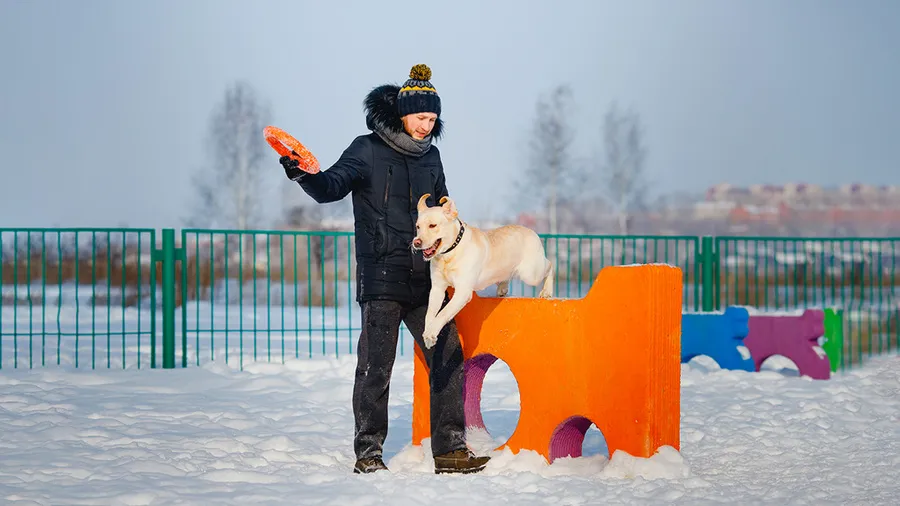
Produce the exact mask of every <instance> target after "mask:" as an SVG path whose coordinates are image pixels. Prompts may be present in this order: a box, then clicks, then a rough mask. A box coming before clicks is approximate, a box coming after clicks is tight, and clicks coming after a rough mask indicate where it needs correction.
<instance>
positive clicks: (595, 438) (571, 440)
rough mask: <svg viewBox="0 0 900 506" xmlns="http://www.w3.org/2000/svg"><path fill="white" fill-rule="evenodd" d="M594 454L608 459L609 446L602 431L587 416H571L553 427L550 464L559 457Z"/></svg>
mask: <svg viewBox="0 0 900 506" xmlns="http://www.w3.org/2000/svg"><path fill="white" fill-rule="evenodd" d="M596 455H601V456H603V457H604V458H606V459H609V446H607V444H606V437H605V436H604V435H603V432H601V431H600V429H599V428H597V426H596V425H595V424H594V423H593V422H591V421H590V420H589V419H588V418H585V417H583V416H579V415H576V416H571V417H569V418H567V419H565V420H563V422H562V423H560V424H559V425H558V426H557V427H556V429H554V431H553V436H551V438H550V463H551V464H552V463H553V461H554V460H556V459H560V458H566V457H573V458H574V457H592V456H596Z"/></svg>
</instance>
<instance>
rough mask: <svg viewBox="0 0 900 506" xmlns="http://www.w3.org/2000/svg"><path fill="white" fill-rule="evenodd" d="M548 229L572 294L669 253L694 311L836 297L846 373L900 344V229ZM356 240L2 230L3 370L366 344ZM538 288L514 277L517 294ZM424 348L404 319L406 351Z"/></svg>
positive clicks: (245, 356) (789, 306)
mask: <svg viewBox="0 0 900 506" xmlns="http://www.w3.org/2000/svg"><path fill="white" fill-rule="evenodd" d="M158 239H159V240H160V241H159V242H157V240H158ZM542 239H543V241H544V247H545V249H546V251H547V254H548V256H549V257H550V259H551V260H552V261H553V263H554V265H555V266H556V269H555V283H554V285H555V294H554V295H555V296H556V297H562V298H574V297H583V296H584V295H585V294H586V293H587V291H588V289H589V288H590V286H591V283H592V282H593V280H594V278H595V277H596V275H597V273H598V272H599V271H600V269H602V268H603V267H606V266H612V265H628V264H639V263H668V264H671V265H675V266H677V267H679V268H681V269H682V271H683V274H684V287H683V292H682V294H683V307H684V310H685V311H713V310H721V309H724V307H725V306H727V305H733V304H737V305H747V306H755V307H758V308H759V309H760V310H766V311H782V310H794V309H800V308H805V307H821V308H834V309H835V310H838V311H837V312H836V314H838V315H840V320H841V322H842V323H841V325H842V328H841V330H842V332H840V333H839V334H840V335H842V337H843V345H842V352H843V353H842V355H841V357H840V360H839V362H840V368H847V367H850V366H852V365H855V364H858V363H859V362H860V361H861V360H862V358H864V357H866V356H871V355H874V354H880V353H885V352H889V351H892V350H896V349H898V341H897V339H898V329H897V316H898V315H897V304H896V303H895V300H894V298H893V295H894V291H895V287H896V286H897V285H898V282H900V280H898V279H896V278H897V276H896V275H895V272H896V270H895V265H896V262H895V261H894V258H895V256H894V252H895V251H896V247H897V243H898V242H900V238H898V239H861V240H858V239H853V240H851V239H786V238H754V237H717V238H713V237H703V238H699V237H694V236H586V235H554V236H542ZM354 246H355V245H354V236H353V234H352V233H347V232H316V231H312V232H311V231H305V232H296V231H236V230H207V229H184V230H181V232H180V234H178V235H176V233H175V231H174V230H172V229H164V230H162V233H161V234H157V233H156V231H154V230H153V229H0V294H2V298H3V299H2V311H0V367H35V366H44V365H47V364H48V363H52V362H53V361H55V363H56V364H70V363H71V364H72V365H73V366H75V367H86V366H88V365H89V366H90V367H91V368H94V367H107V368H111V367H117V368H130V367H157V366H159V365H160V364H159V362H161V365H162V367H164V368H171V367H176V366H178V365H180V366H181V367H187V366H189V365H200V364H202V363H205V362H208V361H211V360H222V361H225V362H228V363H232V362H236V363H238V364H239V365H240V366H243V364H244V363H245V362H246V361H267V362H270V361H271V362H283V361H285V360H287V359H289V358H297V357H313V356H341V355H346V354H352V353H353V352H354V348H355V344H356V339H357V337H358V333H359V307H358V305H356V304H355V302H354V301H355V296H356V282H355V277H356V276H355V272H356V261H355V256H354ZM537 291H538V288H536V287H529V286H526V285H523V284H522V283H521V282H517V281H516V282H513V283H512V284H511V286H510V296H526V297H532V296H536V294H537ZM481 295H493V288H489V289H487V290H485V291H484V292H482V293H481ZM157 298H160V299H161V301H162V304H161V305H158V304H157ZM157 338H159V339H157ZM411 351H412V339H411V338H410V336H409V334H408V331H407V330H406V329H405V328H401V339H400V344H399V349H398V353H399V354H400V355H405V354H408V353H410V352H411ZM158 359H160V360H158Z"/></svg>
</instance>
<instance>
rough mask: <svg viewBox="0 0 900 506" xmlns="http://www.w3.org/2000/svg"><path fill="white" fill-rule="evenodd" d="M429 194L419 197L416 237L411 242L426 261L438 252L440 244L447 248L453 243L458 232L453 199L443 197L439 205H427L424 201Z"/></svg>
mask: <svg viewBox="0 0 900 506" xmlns="http://www.w3.org/2000/svg"><path fill="white" fill-rule="evenodd" d="M430 196H431V194H430V193H426V194H425V195H422V197H420V198H419V204H418V205H417V208H418V211H419V217H418V218H417V219H416V237H415V239H413V242H412V247H413V249H416V250H421V251H422V256H423V257H424V258H425V260H426V261H428V260H431V259H432V258H434V257H435V255H437V254H439V253H440V251H441V249H442V248H441V245H444V247H445V248H447V247H449V246H450V245H451V244H453V241H455V240H456V234H457V233H458V230H457V228H456V227H455V226H454V222H455V221H456V217H457V215H458V213H457V212H456V204H454V203H453V199H451V198H450V197H443V198H441V205H440V206H436V207H428V205H427V204H426V203H425V201H426V200H427V199H428V197H430Z"/></svg>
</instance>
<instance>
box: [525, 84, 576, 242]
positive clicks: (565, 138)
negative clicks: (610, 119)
mask: <svg viewBox="0 0 900 506" xmlns="http://www.w3.org/2000/svg"><path fill="white" fill-rule="evenodd" d="M571 102H572V91H571V89H570V88H569V87H568V86H567V85H560V86H557V87H556V88H554V89H553V91H552V92H551V93H550V96H549V98H548V97H541V98H540V99H539V100H538V102H537V107H536V117H535V121H534V124H533V126H532V130H531V139H530V141H529V148H530V156H529V166H528V169H527V170H526V171H525V173H524V174H523V177H522V178H521V179H520V180H519V190H520V194H521V195H530V196H532V197H536V198H537V199H538V200H539V201H540V202H541V205H543V206H546V209H547V214H548V218H549V225H550V233H551V234H556V233H557V231H558V226H557V225H558V224H557V208H558V205H559V201H560V197H561V196H562V197H563V198H566V197H571V195H570V190H571V189H572V186H573V184H572V183H573V181H574V172H575V170H576V169H575V165H574V164H573V160H572V156H571V153H570V150H571V145H572V141H573V140H574V133H573V130H572V128H571V126H570V125H569V117H570V113H571V109H570V106H571Z"/></svg>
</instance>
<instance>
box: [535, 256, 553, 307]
mask: <svg viewBox="0 0 900 506" xmlns="http://www.w3.org/2000/svg"><path fill="white" fill-rule="evenodd" d="M546 262H547V266H546V267H545V269H544V286H543V287H542V288H541V293H540V294H538V296H539V297H540V298H542V299H549V298H552V297H553V264H552V263H550V260H546Z"/></svg>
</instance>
